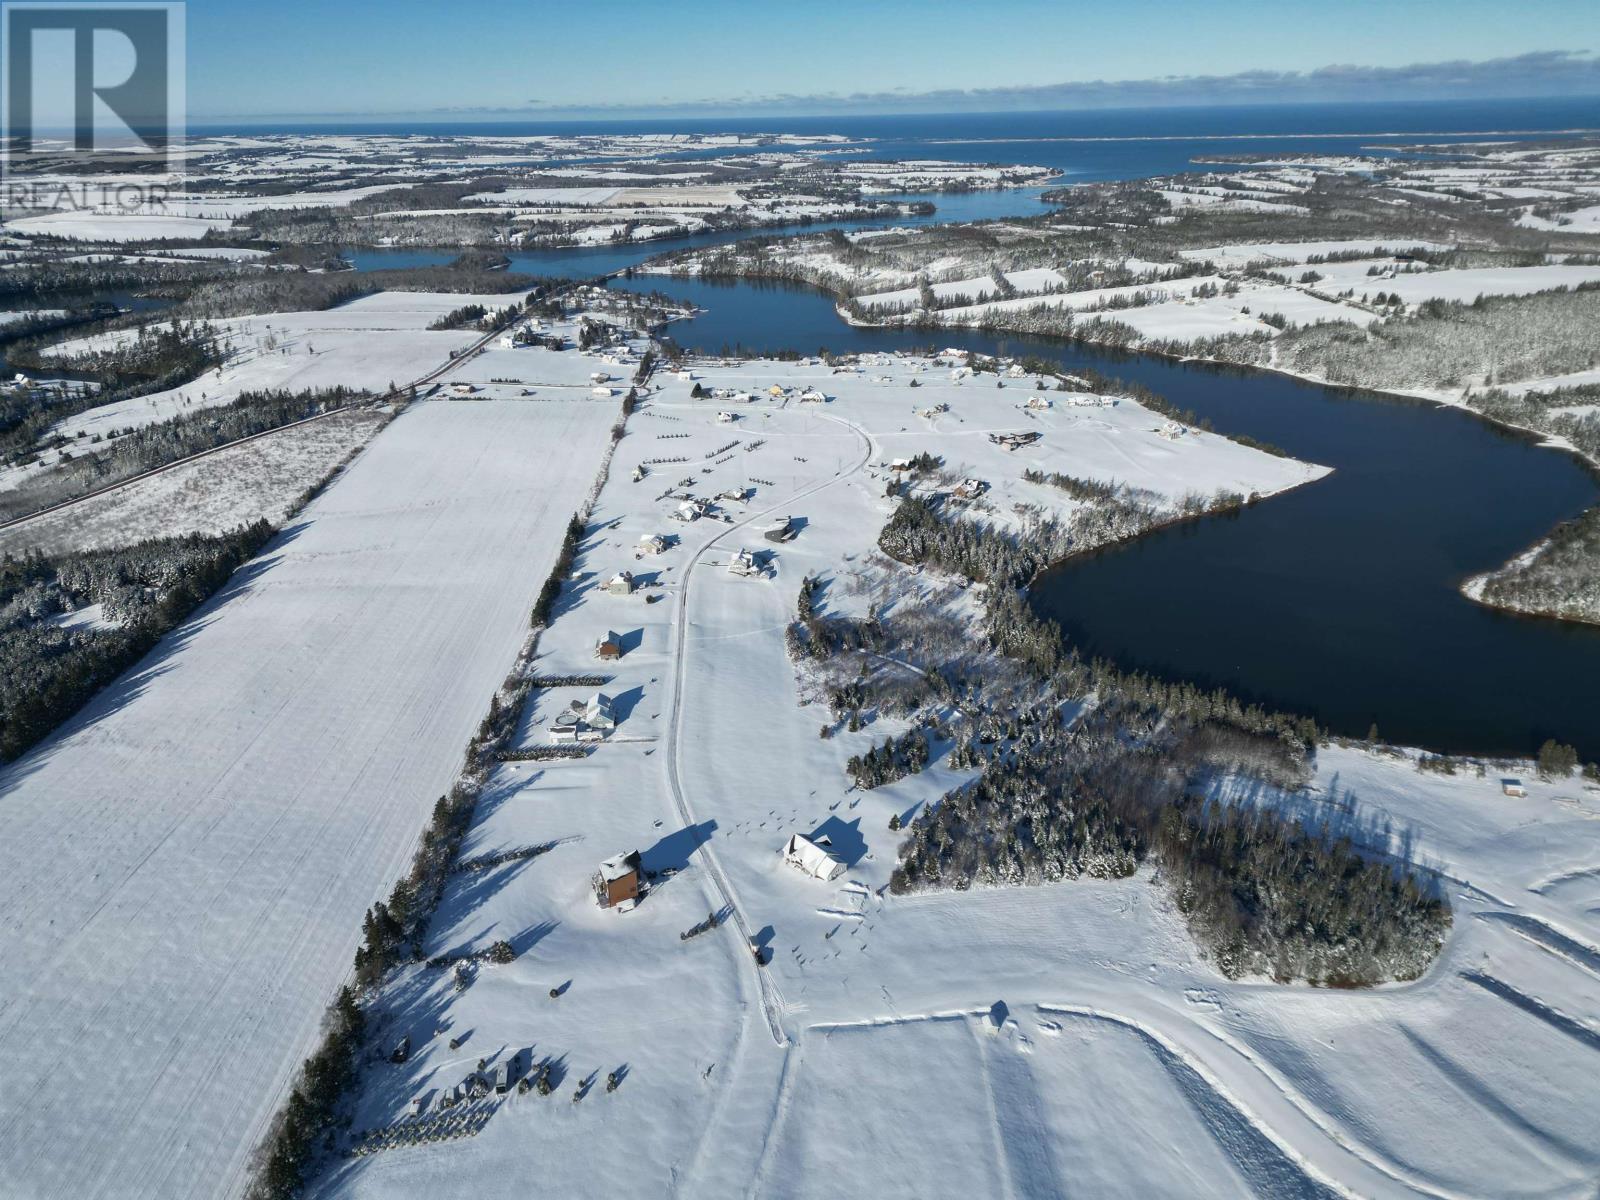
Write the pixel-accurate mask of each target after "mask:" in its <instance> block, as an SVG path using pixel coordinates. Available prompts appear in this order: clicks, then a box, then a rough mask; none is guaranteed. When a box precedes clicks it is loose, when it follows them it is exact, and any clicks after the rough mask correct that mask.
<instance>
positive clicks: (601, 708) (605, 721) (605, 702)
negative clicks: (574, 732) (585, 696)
mask: <svg viewBox="0 0 1600 1200" xmlns="http://www.w3.org/2000/svg"><path fill="white" fill-rule="evenodd" d="M583 723H584V724H585V725H587V726H588V727H589V728H590V729H615V728H616V727H617V715H616V712H615V710H614V709H613V708H612V700H611V697H610V696H608V695H606V694H605V693H604V692H596V693H595V694H594V695H592V696H590V697H589V703H588V704H587V705H585V706H584V710H583Z"/></svg>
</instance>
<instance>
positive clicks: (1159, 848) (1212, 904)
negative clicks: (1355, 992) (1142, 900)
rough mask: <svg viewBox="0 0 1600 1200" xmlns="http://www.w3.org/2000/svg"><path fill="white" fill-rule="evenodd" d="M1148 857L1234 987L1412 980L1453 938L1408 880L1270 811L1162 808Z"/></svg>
mask: <svg viewBox="0 0 1600 1200" xmlns="http://www.w3.org/2000/svg"><path fill="white" fill-rule="evenodd" d="M1155 851H1156V854H1157V857H1158V858H1159V859H1160V862H1161V867H1162V872H1163V875H1164V877H1165V881H1166V884H1167V886H1168V887H1169V888H1170V889H1171V891H1172V895H1173V899H1174V901H1175V902H1176V904H1177V907H1178V911H1179V912H1181V913H1183V914H1184V916H1185V918H1186V919H1187V920H1188V923H1189V930H1190V933H1191V934H1192V935H1193V936H1194V938H1195V940H1196V941H1197V942H1199V944H1200V945H1201V946H1202V947H1203V948H1204V949H1205V951H1206V952H1207V954H1208V955H1209V956H1210V958H1211V960H1212V961H1213V962H1214V963H1215V964H1216V966H1217V969H1218V970H1220V971H1221V972H1222V973H1223V974H1224V975H1226V976H1227V977H1228V978H1229V979H1238V978H1240V977H1241V976H1245V975H1267V976H1270V977H1271V978H1273V979H1274V980H1277V981H1278V982H1280V983H1288V982H1291V981H1294V980H1306V981H1307V982H1310V983H1313V984H1316V985H1318V986H1321V987H1370V986H1372V985H1373V984H1377V983H1383V982H1386V981H1389V980H1404V979H1416V978H1417V977H1419V976H1420V975H1421V974H1422V973H1423V972H1424V971H1426V970H1427V969H1428V965H1429V964H1430V963H1431V962H1432V961H1433V959H1434V957H1435V956H1436V955H1437V954H1438V953H1439V949H1440V947H1442V946H1443V945H1444V938H1445V934H1446V933H1447V932H1449V929H1450V907H1449V905H1448V904H1447V903H1446V902H1445V901H1444V900H1443V899H1441V898H1439V897H1438V896H1436V895H1434V894H1432V892H1431V891H1429V890H1428V889H1426V888H1425V887H1424V886H1423V885H1422V884H1421V883H1420V882H1419V881H1418V877H1417V875H1416V874H1415V873H1414V872H1413V871H1411V870H1410V869H1408V868H1405V867H1402V868H1400V869H1396V868H1395V867H1394V866H1392V865H1391V864H1389V863H1388V862H1386V861H1383V860H1381V859H1375V858H1372V857H1368V856H1366V855H1363V854H1361V853H1360V852H1359V851H1357V850H1356V848H1355V847H1354V846H1353V845H1351V843H1350V842H1349V841H1348V840H1346V839H1343V838H1339V837H1336V836H1334V835H1333V834H1331V833H1329V832H1328V831H1327V830H1325V829H1324V830H1320V831H1313V830H1308V829H1306V828H1305V827H1304V826H1303V825H1302V824H1301V823H1300V822H1298V821H1294V820H1291V819H1289V818H1287V817H1285V816H1283V815H1282V814H1281V813H1278V812H1275V811H1273V810H1270V809H1266V808H1250V807H1244V806H1239V805H1228V804H1218V803H1203V802H1200V801H1196V800H1193V799H1189V800H1186V801H1184V802H1183V803H1180V804H1169V805H1167V806H1165V807H1163V808H1162V809H1161V810H1160V812H1159V814H1158V816H1157V820H1156V832H1155Z"/></svg>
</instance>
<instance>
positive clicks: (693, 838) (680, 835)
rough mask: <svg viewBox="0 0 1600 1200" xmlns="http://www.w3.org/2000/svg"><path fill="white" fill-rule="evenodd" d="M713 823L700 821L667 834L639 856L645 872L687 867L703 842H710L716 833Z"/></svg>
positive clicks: (715, 825)
mask: <svg viewBox="0 0 1600 1200" xmlns="http://www.w3.org/2000/svg"><path fill="white" fill-rule="evenodd" d="M716 829H717V823H716V822H715V821H701V822H700V823H699V824H698V825H686V826H684V827H683V828H682V829H680V830H678V831H677V832H676V833H669V834H668V835H667V836H666V837H664V838H662V839H661V840H660V841H659V842H657V843H656V844H655V845H654V846H651V847H650V849H648V850H646V851H645V852H644V853H643V855H642V856H641V857H642V858H643V860H644V868H645V870H647V871H652V872H660V871H681V870H683V869H684V868H685V867H687V866H688V865H689V858H690V856H691V855H693V854H694V852H695V851H696V850H698V849H699V848H700V846H701V844H702V843H703V842H707V841H710V840H711V835H712V834H713V833H715V832H716Z"/></svg>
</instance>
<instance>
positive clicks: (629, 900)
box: [594, 850, 643, 910]
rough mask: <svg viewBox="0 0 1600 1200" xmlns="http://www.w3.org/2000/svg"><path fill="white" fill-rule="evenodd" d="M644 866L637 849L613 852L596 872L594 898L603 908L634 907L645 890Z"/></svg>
mask: <svg viewBox="0 0 1600 1200" xmlns="http://www.w3.org/2000/svg"><path fill="white" fill-rule="evenodd" d="M642 876H643V866H642V865H641V860H640V858H639V852H638V851H637V850H630V851H629V852H628V853H626V854H613V855H612V856H611V857H610V858H608V859H606V860H605V861H604V862H603V863H601V864H600V869H599V870H598V871H596V872H595V873H594V898H595V900H596V901H598V902H599V904H600V907H601V908H616V907H618V906H619V905H620V906H623V907H624V909H625V910H626V909H628V908H632V907H633V906H634V905H635V904H636V903H638V900H639V894H640V892H641V891H642V890H643V889H642V887H641V879H642Z"/></svg>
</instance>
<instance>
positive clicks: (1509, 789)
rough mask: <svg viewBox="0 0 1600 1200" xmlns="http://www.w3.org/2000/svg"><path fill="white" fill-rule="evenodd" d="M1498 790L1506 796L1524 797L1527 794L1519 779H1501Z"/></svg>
mask: <svg viewBox="0 0 1600 1200" xmlns="http://www.w3.org/2000/svg"><path fill="white" fill-rule="evenodd" d="M1500 790H1501V791H1502V792H1504V793H1505V794H1506V795H1508V796H1526V795H1527V794H1528V789H1527V788H1526V787H1524V786H1523V783H1522V780H1520V779H1502V780H1501V781H1500Z"/></svg>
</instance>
